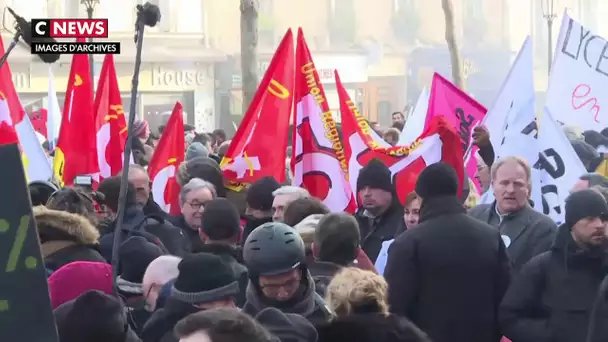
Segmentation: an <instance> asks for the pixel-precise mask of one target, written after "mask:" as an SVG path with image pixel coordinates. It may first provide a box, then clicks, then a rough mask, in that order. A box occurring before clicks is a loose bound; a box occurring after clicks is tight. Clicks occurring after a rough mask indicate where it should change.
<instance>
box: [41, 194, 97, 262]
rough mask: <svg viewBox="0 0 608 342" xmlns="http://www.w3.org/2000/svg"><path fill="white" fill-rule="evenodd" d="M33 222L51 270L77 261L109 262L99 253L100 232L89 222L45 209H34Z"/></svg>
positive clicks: (80, 217)
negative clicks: (34, 221)
mask: <svg viewBox="0 0 608 342" xmlns="http://www.w3.org/2000/svg"><path fill="white" fill-rule="evenodd" d="M34 218H35V220H36V224H37V228H38V236H39V238H40V242H41V244H40V250H41V251H42V257H43V258H44V264H45V267H46V268H47V269H48V270H51V271H56V270H57V269H59V268H61V267H62V266H64V265H66V264H69V263H71V262H74V261H96V262H106V260H105V259H104V258H103V256H102V255H101V254H100V252H99V250H98V239H99V232H98V231H97V229H96V228H95V226H93V224H92V223H90V222H89V221H88V220H87V219H86V218H84V217H82V216H80V215H76V214H71V213H68V212H66V211H58V210H50V209H47V208H46V207H44V206H37V207H35V208H34Z"/></svg>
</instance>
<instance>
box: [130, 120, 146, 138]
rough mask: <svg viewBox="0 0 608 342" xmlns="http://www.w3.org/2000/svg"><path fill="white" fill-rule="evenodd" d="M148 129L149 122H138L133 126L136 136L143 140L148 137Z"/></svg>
mask: <svg viewBox="0 0 608 342" xmlns="http://www.w3.org/2000/svg"><path fill="white" fill-rule="evenodd" d="M148 127H149V125H148V121H146V120H137V121H135V123H134V124H133V132H134V133H135V136H137V137H138V138H143V137H145V136H146V131H147V130H148Z"/></svg>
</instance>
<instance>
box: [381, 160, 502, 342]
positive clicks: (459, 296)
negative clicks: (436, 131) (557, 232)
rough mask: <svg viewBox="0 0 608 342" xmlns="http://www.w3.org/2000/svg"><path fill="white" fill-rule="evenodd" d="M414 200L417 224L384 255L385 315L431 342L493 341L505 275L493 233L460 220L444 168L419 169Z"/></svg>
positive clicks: (454, 188) (454, 186) (454, 184)
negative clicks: (415, 328)
mask: <svg viewBox="0 0 608 342" xmlns="http://www.w3.org/2000/svg"><path fill="white" fill-rule="evenodd" d="M416 193H417V194H418V195H419V196H420V197H421V198H422V206H421V208H420V221H419V224H418V225H417V226H416V227H415V228H412V229H409V230H407V231H406V232H405V233H403V234H401V235H399V236H398V237H397V238H396V239H395V241H394V242H393V243H392V245H391V246H390V248H389V251H388V261H387V265H386V268H385V271H384V277H385V279H386V281H387V283H388V287H389V306H390V308H391V312H393V313H395V314H397V315H402V316H405V317H407V318H408V319H410V320H411V321H412V322H413V323H414V324H416V325H417V326H418V327H420V329H422V330H423V331H424V332H426V333H427V334H428V335H429V337H430V339H431V340H432V341H434V342H498V341H499V340H500V338H501V336H500V331H499V327H498V317H497V311H498V306H499V304H500V301H501V299H502V296H503V295H504V293H505V291H506V289H507V286H508V285H509V281H510V271H511V269H510V265H509V259H508V256H507V253H506V248H505V245H504V243H503V241H502V238H501V236H500V233H498V232H497V231H496V229H494V228H492V227H491V226H489V225H488V224H485V223H483V222H480V221H478V220H476V219H474V218H472V217H470V216H468V215H467V214H466V210H465V208H464V206H463V205H462V203H461V202H460V200H459V199H458V179H457V175H456V172H455V171H454V169H453V168H452V167H451V166H449V165H447V164H444V163H437V164H433V165H430V166H428V167H427V168H426V169H424V170H423V171H422V173H421V174H420V176H419V178H418V181H417V183H416Z"/></svg>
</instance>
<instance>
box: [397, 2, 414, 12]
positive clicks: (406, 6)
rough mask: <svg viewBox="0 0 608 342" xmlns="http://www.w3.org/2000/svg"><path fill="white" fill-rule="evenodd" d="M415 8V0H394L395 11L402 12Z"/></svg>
mask: <svg viewBox="0 0 608 342" xmlns="http://www.w3.org/2000/svg"><path fill="white" fill-rule="evenodd" d="M413 9H414V0H393V12H395V13H402V12H405V11H410V10H413Z"/></svg>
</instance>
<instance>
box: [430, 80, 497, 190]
mask: <svg viewBox="0 0 608 342" xmlns="http://www.w3.org/2000/svg"><path fill="white" fill-rule="evenodd" d="M486 112H487V109H486V108H485V107H484V106H482V105H481V104H480V103H479V102H477V101H475V99H473V98H472V97H470V96H469V95H467V94H466V93H465V92H463V91H462V90H460V89H458V87H456V86H455V85H453V84H452V83H451V82H450V81H448V80H447V79H445V78H444V77H443V76H441V75H439V74H438V73H435V74H434V75H433V85H432V86H431V95H430V98H429V108H428V111H427V115H426V120H427V121H426V126H427V127H428V125H429V124H430V122H431V120H433V118H435V117H436V116H443V117H445V118H446V120H447V121H448V122H449V123H451V124H452V125H453V126H454V127H455V128H456V131H457V132H458V135H459V136H460V144H461V146H462V150H463V153H464V154H465V158H466V160H465V161H464V164H465V165H466V169H465V171H466V172H467V175H468V176H469V179H471V180H472V181H473V183H475V186H476V187H477V190H478V191H479V190H480V189H481V187H480V185H479V182H478V181H477V178H476V177H475V174H476V173H477V159H476V158H475V157H474V156H475V153H476V152H477V150H478V148H477V146H470V144H471V143H472V142H473V128H475V127H476V126H478V125H480V124H481V122H482V121H483V118H484V117H485V116H486ZM471 156H473V157H471Z"/></svg>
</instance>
